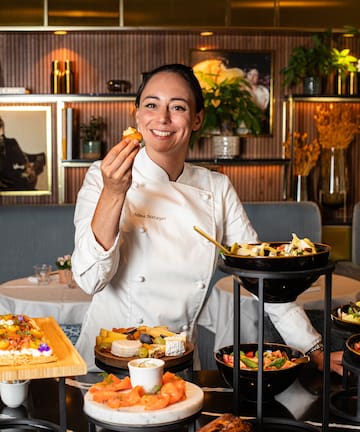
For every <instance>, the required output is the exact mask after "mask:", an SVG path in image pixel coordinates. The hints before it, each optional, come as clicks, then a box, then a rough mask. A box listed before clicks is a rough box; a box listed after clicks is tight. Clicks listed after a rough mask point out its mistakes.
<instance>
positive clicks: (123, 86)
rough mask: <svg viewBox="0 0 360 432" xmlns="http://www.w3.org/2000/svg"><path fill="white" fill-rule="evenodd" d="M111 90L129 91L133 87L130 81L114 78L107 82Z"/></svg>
mask: <svg viewBox="0 0 360 432" xmlns="http://www.w3.org/2000/svg"><path fill="white" fill-rule="evenodd" d="M106 85H107V88H108V90H109V91H110V92H119V93H127V92H128V91H130V89H131V83H130V81H125V80H118V79H112V80H110V81H108V82H107V83H106Z"/></svg>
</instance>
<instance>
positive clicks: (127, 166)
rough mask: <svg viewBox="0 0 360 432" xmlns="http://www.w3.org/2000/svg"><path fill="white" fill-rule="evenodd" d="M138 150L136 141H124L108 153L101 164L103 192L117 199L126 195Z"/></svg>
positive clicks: (138, 145)
mask: <svg viewBox="0 0 360 432" xmlns="http://www.w3.org/2000/svg"><path fill="white" fill-rule="evenodd" d="M139 149H140V144H139V142H138V141H137V140H131V139H124V140H122V141H120V142H119V143H118V144H116V145H115V146H114V147H113V148H112V149H111V150H110V151H109V152H108V154H107V155H106V156H105V158H104V159H103V161H102V163H101V174H102V177H103V181H104V192H106V193H107V194H110V195H114V196H118V197H120V196H122V195H124V194H126V192H127V190H128V189H129V187H130V185H131V170H132V165H133V162H134V159H135V156H136V155H137V153H138V151H139Z"/></svg>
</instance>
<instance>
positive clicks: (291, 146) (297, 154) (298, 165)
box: [284, 132, 320, 201]
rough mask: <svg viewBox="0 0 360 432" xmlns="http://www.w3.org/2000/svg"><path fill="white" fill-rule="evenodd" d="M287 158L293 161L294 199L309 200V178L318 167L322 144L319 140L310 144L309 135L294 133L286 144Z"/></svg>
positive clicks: (314, 140)
mask: <svg viewBox="0 0 360 432" xmlns="http://www.w3.org/2000/svg"><path fill="white" fill-rule="evenodd" d="M284 147H285V157H286V158H289V159H292V161H293V180H294V184H295V187H294V192H295V196H294V199H295V200H296V201H307V200H308V177H309V174H310V172H311V170H312V169H313V168H314V167H315V166H316V163H317V161H318V159H319V155H320V143H319V140H318V139H317V138H315V139H313V140H312V141H311V142H308V134H307V133H306V132H305V133H303V134H301V133H300V132H294V133H293V134H292V136H289V137H288V138H287V140H286V141H285V143H284Z"/></svg>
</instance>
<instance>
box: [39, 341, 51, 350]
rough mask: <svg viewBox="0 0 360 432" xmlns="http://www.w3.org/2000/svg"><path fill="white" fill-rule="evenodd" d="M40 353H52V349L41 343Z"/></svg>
mask: <svg viewBox="0 0 360 432" xmlns="http://www.w3.org/2000/svg"><path fill="white" fill-rule="evenodd" d="M38 351H40V352H46V351H50V347H49V345H48V344H47V343H41V344H40V345H39V348H38Z"/></svg>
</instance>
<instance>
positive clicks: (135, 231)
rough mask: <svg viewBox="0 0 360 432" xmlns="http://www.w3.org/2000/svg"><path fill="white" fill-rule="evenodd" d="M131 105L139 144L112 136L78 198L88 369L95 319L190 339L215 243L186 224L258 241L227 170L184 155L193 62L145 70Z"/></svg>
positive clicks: (190, 126)
mask: <svg viewBox="0 0 360 432" xmlns="http://www.w3.org/2000/svg"><path fill="white" fill-rule="evenodd" d="M135 104H136V123H137V127H138V129H139V131H140V132H141V134H142V137H143V142H144V143H145V146H144V147H142V148H141V149H140V143H139V141H138V140H136V139H135V140H133V139H131V138H125V139H123V140H122V141H121V142H120V143H119V144H117V145H115V146H114V147H113V148H112V149H111V150H110V151H109V152H108V154H107V155H106V157H105V158H104V160H103V161H101V162H95V163H94V164H93V165H92V166H91V167H90V169H89V171H88V173H87V175H86V177H85V179H84V184H83V186H82V188H81V190H80V191H79V194H78V198H77V203H76V210H75V219H74V221H75V226H76V233H75V249H74V252H73V255H72V267H73V272H74V277H75V279H76V281H77V283H78V284H79V285H80V286H81V288H82V289H83V290H84V291H86V292H87V293H89V294H93V300H92V302H91V305H90V307H89V309H88V312H87V315H86V317H85V319H84V322H83V325H82V329H81V334H80V337H79V339H78V342H77V345H76V347H77V349H78V350H79V352H80V354H81V355H82V356H83V357H84V359H85V361H86V362H87V364H88V367H89V370H95V369H96V368H95V364H94V345H95V340H96V336H97V335H98V333H99V330H100V328H101V327H104V328H114V327H131V326H139V325H141V324H144V325H149V326H155V325H167V326H168V327H169V329H170V330H172V331H174V332H181V331H186V332H187V333H188V336H189V339H191V340H192V341H193V342H195V340H196V320H197V317H198V315H199V313H200V311H201V308H202V306H203V304H204V302H205V300H206V294H207V289H208V286H209V282H210V279H211V276H212V274H213V271H214V269H215V266H216V262H217V259H218V251H217V249H216V247H215V246H213V245H212V244H210V243H209V242H208V241H207V240H206V239H203V238H201V237H200V236H199V234H198V233H196V232H195V231H194V230H193V226H194V225H197V226H199V227H201V228H202V229H203V230H204V231H206V232H207V233H209V234H210V235H211V236H212V237H214V238H216V239H217V240H218V241H219V242H221V243H223V244H232V243H234V242H235V241H238V242H239V241H240V242H252V241H256V240H257V234H256V232H255V231H254V229H253V228H252V226H251V224H250V222H249V219H248V218H247V215H246V213H245V211H244V209H243V207H242V205H241V203H240V201H239V198H238V196H237V194H236V191H235V189H234V187H233V186H232V184H231V183H230V180H229V179H228V177H227V176H225V175H223V174H221V173H217V172H213V171H210V170H207V169H206V168H203V167H199V166H193V165H190V164H188V163H186V162H185V158H186V155H187V151H188V145H189V142H190V139H191V135H192V133H193V132H195V131H197V130H199V128H200V126H201V124H202V120H203V108H204V104H203V97H202V91H201V87H200V85H199V83H198V81H197V79H196V77H195V75H194V74H193V71H192V70H191V68H189V67H187V66H184V65H180V64H173V65H164V66H161V67H159V68H157V69H155V70H153V71H152V72H150V73H148V74H144V79H143V83H142V84H141V86H140V88H139V90H138V94H137V97H136V102H135ZM275 307H276V306H275ZM294 310H295V311H296V314H297V315H296V314H295V318H296V319H295V321H293V322H292V324H291V325H292V326H293V327H292V328H294V326H296V329H297V334H298V339H299V341H300V340H301V344H302V345H305V346H306V347H308V349H310V348H311V347H312V346H314V345H315V344H316V343H318V342H319V341H320V339H321V336H320V335H319V334H318V333H317V332H316V331H315V330H314V329H313V328H312V327H311V325H309V323H308V321H306V320H307V318H306V315H305V313H304V312H303V311H302V309H300V308H296V307H295V305H294ZM298 310H300V312H299V311H298ZM291 318H292V319H294V315H292V317H291ZM280 319H281V317H279V320H280ZM304 320H305V321H304ZM301 323H305V324H304V326H303V329H300V328H299V326H300V325H301Z"/></svg>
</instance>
